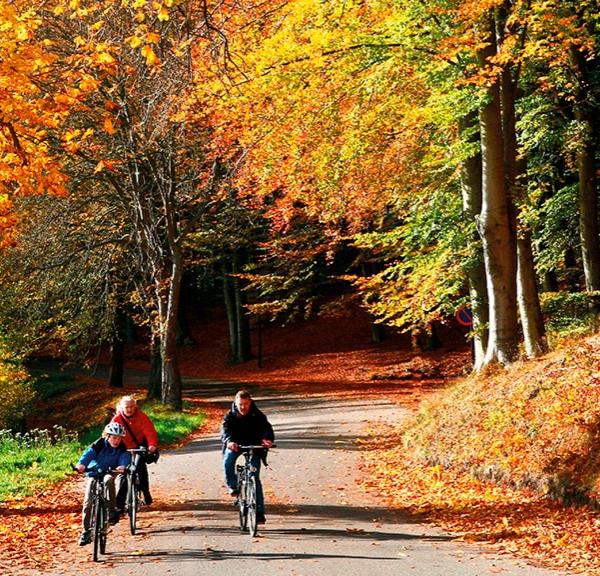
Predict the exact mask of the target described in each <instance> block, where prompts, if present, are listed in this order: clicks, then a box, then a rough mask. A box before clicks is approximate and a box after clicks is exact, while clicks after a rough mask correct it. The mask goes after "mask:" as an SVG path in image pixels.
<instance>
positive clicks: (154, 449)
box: [148, 446, 157, 454]
mask: <svg viewBox="0 0 600 576" xmlns="http://www.w3.org/2000/svg"><path fill="white" fill-rule="evenodd" d="M156 450H157V447H156V446H148V452H150V454H154V452H156Z"/></svg>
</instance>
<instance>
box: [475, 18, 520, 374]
mask: <svg viewBox="0 0 600 576" xmlns="http://www.w3.org/2000/svg"><path fill="white" fill-rule="evenodd" d="M488 23H489V28H488V37H487V39H488V44H487V46H486V47H485V48H483V49H482V50H481V51H480V54H479V56H480V60H481V64H482V65H483V66H486V65H488V64H489V62H488V58H490V57H491V56H493V55H494V54H495V53H496V44H495V36H494V26H493V23H492V21H491V20H490V21H489V22H488ZM490 82H491V85H490V86H489V88H488V99H487V100H486V102H485V103H484V104H483V105H482V106H481V108H480V112H479V125H480V131H481V155H482V204H481V213H480V216H479V219H478V229H479V234H480V235H481V239H482V242H483V254H484V261H485V268H486V279H487V290H488V299H489V317H490V318H489V337H488V346H487V350H486V354H485V357H484V360H483V365H484V366H486V365H489V364H492V363H495V362H500V363H501V364H503V365H508V364H511V363H512V362H513V361H514V360H515V359H516V358H517V353H518V341H519V340H518V322H517V286H516V284H517V283H516V273H517V252H516V241H515V236H514V231H513V230H512V228H511V221H510V220H511V207H510V198H509V194H508V190H507V186H506V180H505V176H506V175H505V169H504V146H503V140H502V119H501V110H500V108H501V107H500V87H499V81H498V79H496V80H491V81H490Z"/></svg>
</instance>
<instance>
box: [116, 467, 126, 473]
mask: <svg viewBox="0 0 600 576" xmlns="http://www.w3.org/2000/svg"><path fill="white" fill-rule="evenodd" d="M116 470H117V472H119V474H125V466H117V468H116Z"/></svg>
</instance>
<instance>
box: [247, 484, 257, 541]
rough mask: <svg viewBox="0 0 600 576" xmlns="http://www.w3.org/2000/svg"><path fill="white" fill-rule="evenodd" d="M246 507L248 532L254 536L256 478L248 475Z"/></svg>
mask: <svg viewBox="0 0 600 576" xmlns="http://www.w3.org/2000/svg"><path fill="white" fill-rule="evenodd" d="M246 494H247V502H246V505H247V508H248V532H249V533H250V536H252V538H254V536H256V479H255V478H254V476H250V478H249V479H248V486H247V488H246Z"/></svg>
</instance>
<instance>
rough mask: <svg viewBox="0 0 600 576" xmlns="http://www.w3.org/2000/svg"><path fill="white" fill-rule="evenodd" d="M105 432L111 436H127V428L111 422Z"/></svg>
mask: <svg viewBox="0 0 600 576" xmlns="http://www.w3.org/2000/svg"><path fill="white" fill-rule="evenodd" d="M104 432H105V433H106V434H110V435H111V436H125V428H123V426H121V424H119V423H118V422H109V423H108V424H107V425H106V426H105V428H104Z"/></svg>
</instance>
